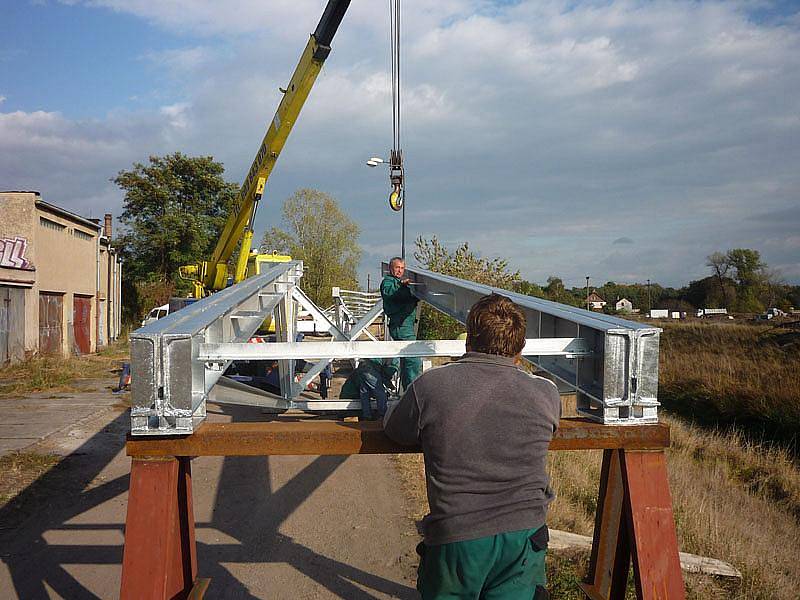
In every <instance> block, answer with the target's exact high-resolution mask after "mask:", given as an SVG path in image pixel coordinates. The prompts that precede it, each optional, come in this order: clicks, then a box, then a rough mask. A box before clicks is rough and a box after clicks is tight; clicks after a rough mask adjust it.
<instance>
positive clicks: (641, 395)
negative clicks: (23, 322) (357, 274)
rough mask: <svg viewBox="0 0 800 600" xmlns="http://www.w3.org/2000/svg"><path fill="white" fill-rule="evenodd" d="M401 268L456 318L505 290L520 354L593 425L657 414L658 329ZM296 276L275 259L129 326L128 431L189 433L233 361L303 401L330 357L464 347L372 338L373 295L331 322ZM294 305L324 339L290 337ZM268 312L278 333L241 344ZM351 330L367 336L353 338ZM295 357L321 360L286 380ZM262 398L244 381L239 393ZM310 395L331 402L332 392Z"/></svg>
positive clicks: (289, 401) (282, 405)
mask: <svg viewBox="0 0 800 600" xmlns="http://www.w3.org/2000/svg"><path fill="white" fill-rule="evenodd" d="M407 273H408V275H409V277H410V278H411V279H412V291H413V293H414V294H415V295H416V296H418V297H419V298H420V299H422V300H424V301H426V302H428V303H429V304H431V305H432V306H433V307H435V308H437V309H438V310H440V311H442V312H444V313H445V314H448V315H450V316H452V317H454V318H456V319H457V320H459V321H461V322H462V323H463V322H464V321H465V320H466V318H467V314H468V312H469V310H470V308H471V307H472V305H473V304H474V303H475V302H476V301H477V300H478V299H479V298H480V297H482V296H484V295H486V294H489V293H492V292H496V293H501V294H503V295H506V296H508V297H510V298H511V299H512V300H514V301H515V302H516V303H517V304H518V305H519V306H520V307H522V309H523V310H524V311H525V313H526V316H527V319H528V328H527V333H526V335H527V338H528V344H527V345H526V348H525V350H524V351H523V352H524V354H525V355H526V357H528V359H529V360H530V361H531V362H532V363H534V364H535V365H537V366H538V367H540V368H541V369H544V370H545V371H548V372H549V373H551V374H553V375H554V376H555V377H556V378H557V379H559V380H560V381H562V382H563V383H566V384H568V385H569V386H570V387H571V389H574V390H576V395H577V409H578V412H579V413H580V414H582V415H585V416H588V417H590V418H592V419H595V420H597V421H598V422H601V423H604V424H626V425H630V424H640V423H655V422H657V420H658V419H657V412H656V410H657V406H658V401H657V400H656V392H657V388H658V340H659V332H660V329H658V328H655V327H651V326H648V325H643V324H639V323H633V322H631V321H625V320H623V319H618V318H616V317H612V316H608V315H602V314H597V313H593V312H589V311H585V310H582V309H579V308H575V307H570V306H565V305H561V304H557V303H554V302H549V301H547V300H541V299H539V298H533V297H529V296H522V295H520V294H515V293H513V292H508V291H506V290H498V289H495V288H491V287H488V286H484V285H480V284H476V283H473V282H469V281H464V280H461V279H456V278H453V277H448V276H446V275H441V274H438V273H432V272H430V271H425V270H422V269H414V268H409V269H407ZM301 276H302V264H301V263H300V262H289V263H279V264H277V265H275V266H274V267H273V268H271V269H270V270H269V271H267V272H266V273H263V274H261V275H258V276H256V277H253V278H250V279H247V280H245V281H244V282H242V283H240V284H238V285H235V286H232V287H230V288H228V289H226V290H223V291H221V292H218V293H216V294H214V295H212V296H210V297H208V298H204V299H203V300H201V301H199V302H196V303H194V304H192V305H190V306H187V307H186V308H184V309H182V310H180V311H177V312H175V313H173V314H171V315H169V316H167V317H165V318H163V319H160V320H158V321H156V322H154V323H151V324H150V325H148V326H146V327H143V328H141V329H139V330H137V331H135V332H134V333H133V334H131V359H132V371H133V372H132V375H133V385H132V392H133V393H132V409H131V431H132V432H133V433H134V434H135V435H171V434H185V433H192V432H193V431H194V430H195V428H196V426H197V425H198V424H199V423H200V422H202V420H203V419H204V418H205V414H206V413H205V406H206V402H207V400H208V397H209V393H210V392H211V389H212V388H213V386H214V385H215V384H216V382H217V381H218V380H219V378H220V377H221V375H222V374H223V373H224V371H225V369H226V368H227V366H228V365H229V364H230V362H231V361H232V360H237V359H238V360H241V359H244V360H259V359H260V360H278V361H279V373H280V390H281V399H280V401H278V402H273V401H272V400H270V401H269V402H266V403H265V404H264V406H271V407H273V408H277V409H287V408H304V409H310V407H311V403H309V401H307V400H302V399H298V398H297V397H298V396H299V394H300V393H301V392H302V391H303V390H304V389H305V388H306V386H307V385H308V383H309V382H310V381H311V380H312V379H313V378H314V377H316V376H317V375H318V374H319V373H320V371H322V369H324V368H325V366H326V365H327V364H328V363H329V362H330V360H331V359H333V358H350V359H354V360H355V359H358V358H366V357H383V358H390V357H392V358H393V357H407V356H458V355H460V354H461V353H463V350H464V346H463V342H458V341H454V340H433V341H413V342H378V341H377V340H376V338H375V336H373V335H372V334H370V333H369V332H368V329H367V328H368V326H369V325H370V324H371V323H373V322H374V321H375V320H376V319H377V318H378V317H379V316H380V315H381V314H382V311H383V307H382V302H380V301H377V302H376V303H375V304H373V305H372V306H371V307H370V308H369V310H368V311H367V312H366V313H364V315H363V316H362V318H361V319H360V320H359V321H357V322H356V323H352V322H350V321H345V322H343V323H342V324H341V325H340V324H338V323H335V322H334V321H333V320H332V319H331V318H330V317H329V316H328V315H326V314H325V313H324V312H323V311H322V310H320V309H319V308H318V307H317V306H315V305H314V303H313V302H311V301H310V300H309V299H308V297H307V296H306V295H305V294H303V293H302V291H301V290H300V289H299V288H298V287H297V283H298V281H299V279H300V277H301ZM297 305H299V306H300V307H302V308H304V309H305V310H306V311H307V312H308V314H309V315H311V318H312V319H313V321H314V323H315V325H314V326H315V327H319V329H320V330H321V331H325V332H327V333H329V334H331V336H332V337H333V340H334V341H333V342H324V343H320V342H311V343H302V344H298V343H296V342H295V333H296V331H297V329H296V327H297V315H296V312H297ZM270 314H273V316H274V321H275V325H276V338H277V339H278V343H277V344H272V345H270V344H245V343H244V342H247V341H248V340H249V339H250V337H251V336H252V335H253V334H254V333H255V331H256V330H257V329H258V327H259V326H260V325H261V323H262V322H263V321H264V319H265V318H266V317H268V316H269V315H270ZM343 327H344V329H343ZM362 335H363V336H366V337H367V338H368V339H369V340H372V341H355V340H357V339H358V338H359V336H362ZM299 358H304V359H313V358H318V359H320V360H318V361H317V362H316V364H314V365H313V366H312V367H311V369H310V370H309V371H308V372H307V373H305V374H304V375H302V377H301V378H300V380H299V381H295V380H294V379H295V378H294V361H295V360H296V359H299ZM239 395H240V396H241V395H244V392H242V391H239ZM261 401H262V400H261V398H260V394H258V393H257V392H255V393H254V394H253V398H252V399H249V400H247V402H246V403H248V404H258V402H261ZM331 402H337V401H331ZM351 404H352V403H351V402H348V403H347V407H348V408H349V407H350V406H351ZM314 406H315V407H316V408H315V410H319V409H325V408H327V409H329V410H341V407H340V406H339V404H336V405H334V404H333V403H328V404H325V403H322V402H320V403H314Z"/></svg>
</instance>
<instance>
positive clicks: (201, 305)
mask: <svg viewBox="0 0 800 600" xmlns="http://www.w3.org/2000/svg"><path fill="white" fill-rule="evenodd" d="M302 273H303V265H302V262H300V261H292V262H287V263H280V264H277V265H276V266H274V267H273V268H271V269H269V270H268V271H267V272H265V273H262V274H261V275H257V276H255V277H251V278H250V279H247V280H245V281H243V282H242V283H240V284H238V285H235V286H232V287H230V288H227V289H225V290H222V291H221V292H217V293H216V294H213V295H211V296H208V297H206V298H203V299H202V300H200V301H198V302H195V303H194V304H191V305H190V306H187V307H186V308H184V309H181V310H179V311H177V312H175V313H173V314H170V315H168V316H166V317H164V318H163V319H159V320H158V321H156V322H154V323H151V324H149V325H147V326H146V327H142V328H141V329H137V330H136V331H134V332H133V333H132V334H131V336H130V339H131V371H132V385H131V432H132V433H133V434H135V435H170V434H185V433H192V431H193V430H194V427H195V426H196V425H197V424H199V423H200V422H201V421H202V420H203V419H204V418H205V415H206V400H207V399H208V394H209V392H210V390H211V388H212V387H213V386H214V384H215V383H216V382H217V380H218V379H219V377H220V376H221V375H222V373H223V372H224V370H225V368H226V367H227V365H228V362H227V361H223V362H220V363H215V364H210V365H209V364H204V363H203V362H202V361H199V360H197V351H198V348H199V345H200V344H202V343H213V342H244V341H247V340H248V339H250V337H251V336H252V335H253V333H255V331H256V330H257V329H258V327H259V326H260V325H261V323H262V322H263V321H264V319H265V318H266V317H268V316H269V315H270V314H271V313H272V312H273V310H275V309H276V308H277V309H278V310H275V313H276V320H277V321H278V322H279V324H280V332H281V333H280V335H282V336H284V337H285V336H286V335H287V332H288V333H289V334H291V335H292V338H291V339H292V340H294V337H293V333H294V332H293V329H292V327H293V324H294V316H293V312H292V311H293V302H292V301H291V292H292V289H293V288H294V286H295V285H296V284H297V281H298V280H299V279H300V277H301V276H302ZM287 313H289V314H287ZM289 329H292V330H291V331H287V330H289ZM284 372H286V371H285V370H284ZM287 385H289V386H290V385H291V382H290V381H289V382H288V384H287ZM287 389H288V388H287Z"/></svg>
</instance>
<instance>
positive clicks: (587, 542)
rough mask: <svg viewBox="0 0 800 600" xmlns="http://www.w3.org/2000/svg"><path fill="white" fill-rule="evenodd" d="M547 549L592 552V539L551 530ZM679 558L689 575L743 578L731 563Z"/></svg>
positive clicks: (682, 555) (684, 555) (685, 555)
mask: <svg viewBox="0 0 800 600" xmlns="http://www.w3.org/2000/svg"><path fill="white" fill-rule="evenodd" d="M547 548H548V550H556V551H558V550H569V549H573V548H577V549H580V550H591V549H592V538H591V536H588V535H580V534H578V533H572V532H570V531H561V530H559V529H551V530H550V541H549V542H548V546H547ZM679 556H680V559H681V569H682V570H684V571H686V572H687V573H702V574H704V575H715V576H717V577H731V578H734V579H741V578H742V572H741V571H739V570H738V569H737V568H736V567H734V566H733V565H732V564H731V563H728V562H725V561H724V560H719V559H718V558H710V557H708V556H698V555H697V554H689V553H688V552H681V553H680V554H679Z"/></svg>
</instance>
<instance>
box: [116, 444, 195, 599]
mask: <svg viewBox="0 0 800 600" xmlns="http://www.w3.org/2000/svg"><path fill="white" fill-rule="evenodd" d="M196 577H197V553H196V548H195V540H194V514H193V511H192V474H191V466H190V462H189V459H188V458H186V457H181V458H165V459H157V458H152V459H149V458H134V459H133V462H132V465H131V480H130V491H129V495H128V516H127V519H126V521H125V550H124V553H123V557H122V587H121V590H120V598H122V599H123V600H125V599H131V600H134V599H135V600H151V599H152V600H165V599H168V598H183V597H186V596H187V595H188V594H189V593H190V592H191V590H192V586H193V584H194V581H195V578H196Z"/></svg>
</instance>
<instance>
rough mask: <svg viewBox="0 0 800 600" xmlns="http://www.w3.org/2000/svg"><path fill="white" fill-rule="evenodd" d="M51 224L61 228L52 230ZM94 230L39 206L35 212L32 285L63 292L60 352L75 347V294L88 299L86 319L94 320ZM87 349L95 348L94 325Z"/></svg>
mask: <svg viewBox="0 0 800 600" xmlns="http://www.w3.org/2000/svg"><path fill="white" fill-rule="evenodd" d="M55 226H61V227H63V229H61V230H60V231H56V230H55V229H54V227H55ZM98 241H99V233H98V230H97V229H95V228H92V227H90V226H88V225H85V224H81V223H77V222H75V221H73V220H71V219H69V218H67V217H64V216H62V215H60V214H57V213H55V212H52V211H50V210H48V209H47V208H43V207H41V206H39V207H37V214H36V238H35V246H36V255H37V259H38V261H39V264H38V266H37V277H36V285H35V286H34V288H35V289H36V290H37V291H38V292H39V293H41V292H51V293H52V292H56V293H60V294H63V295H64V318H63V320H62V325H63V326H62V339H63V340H64V345H65V347H64V352H65V353H69V352H74V351H76V350H77V342H76V339H75V333H74V329H73V327H74V320H73V316H74V312H75V304H76V302H75V297H76V296H81V297H85V298H89V299H90V306H91V310H90V313H89V321H90V323H92V324H96V320H97V259H98V256H97V252H98ZM89 340H90V342H89V351H90V352H95V351H96V349H97V326H96V325H92V326H90V327H89Z"/></svg>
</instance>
